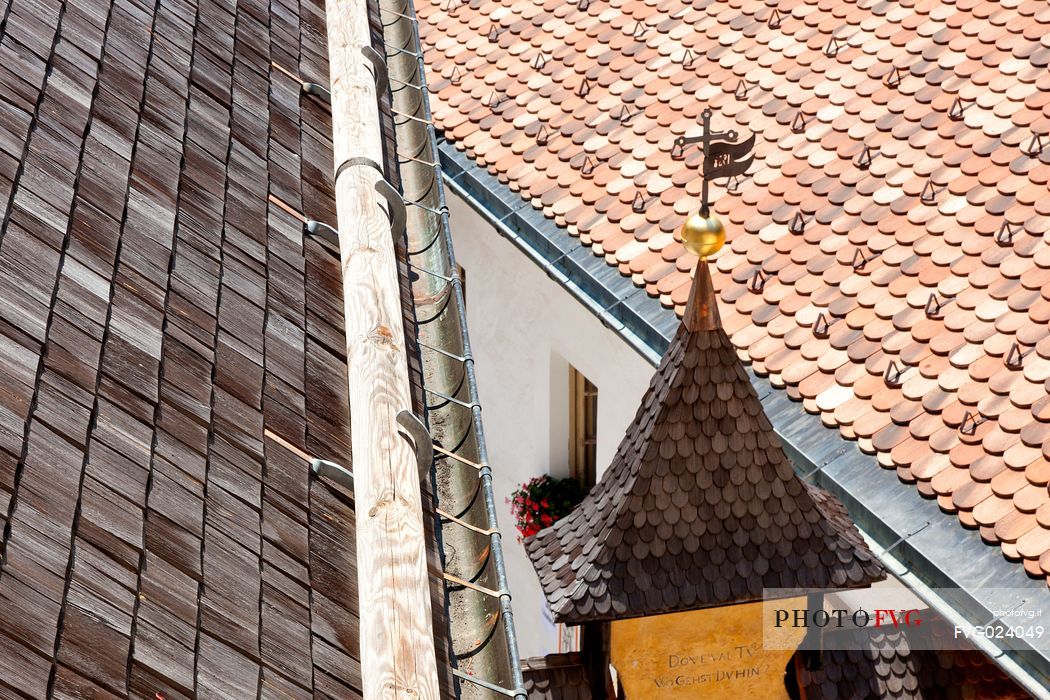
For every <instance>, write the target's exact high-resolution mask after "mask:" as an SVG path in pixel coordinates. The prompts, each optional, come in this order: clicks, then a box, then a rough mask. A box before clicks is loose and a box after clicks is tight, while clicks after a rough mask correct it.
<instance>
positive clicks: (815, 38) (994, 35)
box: [419, 0, 1050, 575]
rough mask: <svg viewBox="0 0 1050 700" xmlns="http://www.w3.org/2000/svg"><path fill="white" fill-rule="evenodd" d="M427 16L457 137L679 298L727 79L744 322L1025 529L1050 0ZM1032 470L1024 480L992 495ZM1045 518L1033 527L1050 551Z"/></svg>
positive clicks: (1049, 134)
mask: <svg viewBox="0 0 1050 700" xmlns="http://www.w3.org/2000/svg"><path fill="white" fill-rule="evenodd" d="M496 9H498V10H499V13H498V14H493V11H495V10H496ZM419 15H420V18H421V21H422V24H421V26H422V30H423V39H424V43H425V44H426V46H427V61H428V64H429V65H430V66H431V71H432V72H431V74H432V75H433V76H435V77H437V76H442V77H440V78H437V79H436V81H435V83H434V84H433V86H432V90H433V92H432V99H433V100H434V109H435V118H436V122H437V124H438V125H439V127H441V128H442V129H443V130H444V131H445V134H446V136H448V137H449V138H450V139H451V140H452V141H453V142H455V143H456V144H457V146H459V147H460V148H464V149H466V150H467V152H468V154H469V155H471V156H472V157H474V158H475V159H477V160H478V162H479V163H481V164H482V165H486V167H489V169H490V170H492V171H493V172H498V173H500V175H501V176H504V177H505V178H506V180H507V181H508V184H509V185H510V186H511V187H512V188H513V189H515V190H517V191H520V192H521V194H522V196H523V197H525V198H526V199H528V200H530V201H532V203H533V205H534V206H536V207H538V208H541V209H542V210H543V212H544V214H546V215H547V216H548V217H550V218H552V219H554V220H555V222H556V223H557V224H558V225H560V226H563V227H565V228H566V229H567V230H568V232H569V233H570V234H572V235H574V236H578V237H579V238H580V240H581V243H583V244H585V245H589V246H590V247H591V248H592V250H593V251H594V253H595V254H596V255H603V256H605V257H606V259H607V261H609V263H610V264H613V265H617V266H618V267H619V269H620V271H621V272H622V273H623V274H625V275H629V276H631V278H632V280H633V281H634V282H635V284H638V285H640V286H644V288H645V289H646V291H647V293H648V294H649V295H651V296H653V297H657V298H659V300H660V302H661V303H662V304H663V305H664V306H669V307H670V306H673V307H674V308H675V309H676V311H678V312H679V313H681V312H682V310H683V308H684V305H685V302H686V299H687V296H688V286H687V281H688V272H689V271H690V269H691V268H692V267H693V265H694V264H695V258H691V257H690V256H689V255H688V254H686V253H685V252H684V249H683V248H682V247H681V245H680V244H679V243H677V241H676V239H674V238H673V237H674V236H675V235H676V234H675V231H676V229H677V228H678V226H679V225H680V224H681V222H682V221H683V220H684V219H685V217H686V216H687V214H688V213H690V212H692V211H693V210H695V209H696V208H697V206H698V204H699V179H698V178H697V172H698V170H697V169H698V164H699V154H698V149H696V148H695V147H692V148H689V149H687V152H686V153H685V154H684V156H685V157H684V158H677V157H676V155H677V154H675V153H673V148H674V147H673V141H674V137H675V136H677V135H682V134H692V133H695V132H696V131H697V130H698V123H699V122H698V119H699V112H700V110H701V109H702V108H703V106H705V105H709V106H710V107H711V108H712V109H714V111H715V114H716V116H715V124H714V126H715V128H716V129H728V128H736V129H738V130H739V131H741V132H743V133H747V132H748V131H754V132H756V133H757V134H758V142H757V144H756V146H755V156H756V160H757V161H759V162H758V163H756V164H755V165H754V166H753V167H752V169H751V170H752V172H751V174H749V175H748V176H746V177H744V178H742V179H741V181H740V182H739V184H738V187H737V188H736V189H735V190H733V191H730V190H728V189H727V188H726V187H725V183H721V182H720V183H717V184H715V186H714V187H712V192H713V201H714V202H715V205H714V208H715V210H716V211H717V213H718V214H719V215H720V216H721V217H722V218H723V221H726V222H727V225H726V228H727V231H728V237H729V240H728V242H727V245H726V247H725V248H724V249H723V251H722V252H721V253H720V254H719V256H718V257H717V259H716V260H715V263H716V267H717V272H716V274H715V285H716V288H717V289H718V290H719V292H720V294H721V297H722V300H723V302H725V304H724V307H723V319H724V324H725V328H726V330H727V332H729V333H730V334H731V336H732V340H733V342H734V344H735V345H736V347H737V348H738V349H739V350H740V351H742V352H743V353H744V355H745V356H746V357H747V358H749V359H750V360H751V361H752V363H753V366H754V369H755V370H756V371H757V372H759V373H768V374H769V378H770V381H771V382H772V383H773V384H774V385H775V386H782V387H784V388H785V389H786V390H787V391H788V393H789V395H791V396H792V397H793V398H797V399H801V400H803V404H804V406H805V408H806V409H807V410H810V411H813V412H820V413H821V416H822V419H823V420H824V421H825V422H826V423H828V424H830V425H838V427H839V429H840V431H841V432H842V434H843V436H845V437H847V438H857V439H859V443H860V447H861V449H863V450H865V451H868V452H873V453H876V454H877V456H878V458H879V462H880V463H881V464H882V465H883V466H885V467H890V468H896V469H897V471H898V474H899V475H900V476H901V477H902V479H905V480H906V481H914V482H915V484H916V488H917V489H918V490H919V492H920V493H922V494H924V495H925V496H927V497H933V496H934V495H939V496H940V498H939V503H940V504H941V506H942V507H943V508H945V509H946V510H949V511H955V512H957V513H958V515H959V518H960V520H961V522H962V524H963V525H964V526H966V527H975V526H977V525H978V524H980V525H984V526H985V529H984V530H982V534H984V535H986V538H987V537H999V539H1002V538H1001V535H998V534H993V533H1009V534H1011V535H1014V534H1016V537H1015V540H1016V539H1017V538H1020V537H1021V536H1022V534H1021V533H1016V532H1015V531H1016V530H1017V529H1018V526H1016V525H1011V523H1014V522H1015V521H1016V522H1021V523H1029V521H1030V519H1031V518H1032V517H1034V516H1031V515H1028V514H1027V513H1026V512H1025V509H1030V508H1031V507H1032V506H1033V505H1035V503H1034V496H1033V497H1032V498H1033V500H1032V501H1029V500H1027V499H1028V497H1029V494H1034V493H1035V492H1040V493H1041V494H1042V496H1045V495H1046V494H1045V485H1046V482H1047V474H1048V473H1050V401H1048V397H1047V389H1048V384H1047V382H1048V381H1050V331H1048V326H1047V324H1048V322H1050V292H1048V291H1047V290H1050V245H1048V244H1047V240H1046V238H1045V229H1046V224H1047V217H1050V196H1048V190H1047V180H1048V178H1050V74H1048V73H1047V72H1046V66H1047V64H1048V62H1050V40H1048V39H1047V37H1048V36H1050V9H1048V8H1047V5H1046V3H1045V2H1043V1H1042V0H1010V1H1009V2H1003V3H999V2H991V1H990V0H958V1H957V2H954V3H952V2H947V1H933V0H930V1H927V2H919V3H915V4H913V5H912V6H910V7H905V6H899V5H882V4H874V5H870V6H862V5H860V4H857V3H855V2H848V1H847V2H822V3H817V4H814V3H807V2H802V1H801V0H782V1H781V2H779V3H778V4H777V7H776V9H775V10H774V9H772V8H769V7H768V6H767V4H766V3H764V2H758V1H757V0H736V1H734V2H727V3H717V4H715V3H705V7H703V8H700V9H697V8H694V7H691V6H688V5H683V4H681V3H677V2H673V1H672V0H665V1H664V2H656V1H655V0H654V1H653V2H640V1H638V0H593V1H592V2H590V3H587V4H585V5H584V6H582V7H581V6H579V5H571V4H564V3H556V2H553V1H552V2H547V3H545V4H544V5H542V6H540V5H535V4H520V5H516V6H514V7H513V8H507V7H503V6H496V5H494V4H493V3H491V2H486V1H485V0H480V1H479V2H475V3H472V4H470V5H467V4H462V3H459V2H451V3H450V2H449V1H448V0H431V2H429V3H422V4H421V7H420V8H419ZM490 17H496V18H497V19H495V20H493V19H490ZM493 27H494V28H495V29H496V32H495V35H494V36H488V35H487V32H488V31H489V29H490V28H493ZM497 45H498V47H499V48H496V47H497ZM453 74H455V75H456V76H457V79H456V80H455V81H450V80H449V76H451V75H453ZM493 87H497V88H498V89H500V90H502V91H503V92H504V94H506V95H507V96H508V99H507V100H506V101H505V102H503V103H501V106H500V107H499V108H498V110H496V112H497V113H495V114H494V110H493V109H492V108H491V107H490V106H488V105H487V103H486V100H487V99H488V98H489V96H490V95H491V93H492V91H493ZM508 125H510V126H512V127H513V128H507V127H508ZM540 132H542V134H543V138H542V139H539V138H538V137H537V134H539V133H540ZM533 161H535V163H536V167H534V168H533V167H528V166H526V167H521V164H522V163H523V162H533ZM493 163H498V165H491V164H493ZM638 242H642V243H647V244H648V245H636V243H638ZM848 329H853V330H856V331H860V332H862V335H855V334H846V331H847V330H848ZM818 331H820V332H818ZM1015 346H1016V350H1014V348H1015ZM887 367H889V368H890V369H891V373H890V375H889V381H888V380H887V378H886V376H884V373H885V372H886V371H887ZM898 372H899V373H900V376H899V377H897V376H896V374H897V373H898ZM968 414H969V415H968ZM975 417H976V418H975ZM975 421H976V422H977V423H978V425H977V426H973V425H972V424H973V423H974V422H975ZM971 427H975V430H974V431H973V432H971V434H969V435H966V433H967V432H968V431H970V428H971ZM997 465H998V466H997ZM997 470H1000V471H997ZM1001 470H1005V471H1001ZM1007 473H1008V474H1010V475H1016V476H1011V481H1009V482H1008V483H1009V487H1010V488H1009V493H1010V494H1015V493H1021V492H1023V493H1024V494H1025V496H1023V497H1022V498H1021V499H1020V500H1016V499H1015V500H1012V501H1010V502H1009V503H1007V502H1005V501H1001V500H995V501H992V502H991V503H990V499H989V498H985V499H984V500H981V501H975V500H974V497H967V494H968V493H971V494H972V493H983V492H984V491H983V487H982V488H979V487H978V485H979V484H988V483H989V480H991V488H992V489H993V490H995V489H996V488H997V486H998V488H1000V489H1003V488H1005V487H1006V484H1007V482H1006V481H1005V477H1003V479H1000V481H999V482H998V483H997V482H996V479H998V478H999V476H997V475H998V474H1007ZM1029 487H1030V488H1029ZM992 498H998V497H996V496H993V497H992ZM1038 507H1039V506H1037V510H1038ZM993 527H994V529H993ZM993 541H994V540H993ZM1045 542H1046V538H1043V537H1034V536H1033V537H1032V538H1031V539H1028V540H1025V545H1024V546H1023V547H1020V548H1011V549H1008V550H1006V551H1007V553H1008V554H1009V555H1010V556H1013V557H1021V558H1023V559H1024V563H1025V564H1026V567H1025V568H1026V570H1027V571H1029V573H1035V574H1037V575H1044V574H1045V573H1046V566H1045V563H1046V562H1048V560H1050V558H1048V557H1047V556H1046V553H1047V549H1045V548H1044V549H1040V547H1041V546H1042V545H1043V543H1045ZM1046 544H1047V546H1050V543H1046ZM1040 562H1044V565H1040Z"/></svg>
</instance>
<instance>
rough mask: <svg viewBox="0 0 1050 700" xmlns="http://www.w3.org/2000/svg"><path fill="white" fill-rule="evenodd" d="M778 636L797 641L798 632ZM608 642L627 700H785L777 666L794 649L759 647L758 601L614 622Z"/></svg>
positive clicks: (784, 664)
mask: <svg viewBox="0 0 1050 700" xmlns="http://www.w3.org/2000/svg"><path fill="white" fill-rule="evenodd" d="M785 633H786V634H791V635H794V636H797V637H798V639H797V640H796V642H795V643H796V645H797V643H798V642H801V639H802V635H801V634H799V633H798V631H797V630H785ZM610 641H611V648H610V652H611V660H612V663H613V666H615V667H616V671H617V675H618V678H619V679H620V683H621V684H622V685H623V686H624V690H625V691H626V695H627V697H628V698H631V700H646V699H648V698H652V699H653V700H655V699H657V698H687V697H689V698H693V697H703V698H705V699H706V698H712V699H716V700H718V699H724V700H740V698H741V697H742V694H746V696H750V697H755V698H763V700H765V699H767V698H768V699H770V700H787V698H788V695H787V691H786V690H785V688H784V670H785V668H786V667H787V664H788V661H789V660H790V659H791V655H792V653H793V652H792V651H790V650H787V651H786V650H784V649H783V648H781V649H772V650H767V649H765V648H764V647H763V644H762V604H761V603H751V604H745V605H733V606H727V607H723V608H712V609H710V610H697V611H693V612H685V613H672V614H670V615H656V616H653V617H643V618H638V619H635V620H621V621H618V622H614V623H612V638H611V640H610ZM789 645H790V641H789V642H788V644H783V645H778V646H781V647H785V646H789ZM701 693H702V695H701Z"/></svg>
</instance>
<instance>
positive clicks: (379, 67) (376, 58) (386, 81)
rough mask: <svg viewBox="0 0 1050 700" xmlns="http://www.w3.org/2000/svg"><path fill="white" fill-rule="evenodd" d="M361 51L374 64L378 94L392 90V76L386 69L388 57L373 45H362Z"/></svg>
mask: <svg viewBox="0 0 1050 700" xmlns="http://www.w3.org/2000/svg"><path fill="white" fill-rule="evenodd" d="M361 53H362V54H364V57H365V58H367V59H368V61H369V63H371V64H372V75H373V76H374V77H375V81H376V96H377V97H379V96H380V95H382V94H383V93H384V92H389V91H390V78H389V77H388V74H387V70H386V57H384V56H383V54H381V53H379V52H378V51H376V50H375V49H374V48H372V47H371V46H362V47H361Z"/></svg>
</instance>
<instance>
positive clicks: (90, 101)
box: [0, 0, 447, 700]
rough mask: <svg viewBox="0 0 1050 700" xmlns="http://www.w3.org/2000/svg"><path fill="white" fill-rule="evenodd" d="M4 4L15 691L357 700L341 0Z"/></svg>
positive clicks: (4, 250)
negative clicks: (348, 471)
mask: <svg viewBox="0 0 1050 700" xmlns="http://www.w3.org/2000/svg"><path fill="white" fill-rule="evenodd" d="M5 6H6V10H5V12H4V13H3V15H2V21H0V215H2V219H0V220H2V228H0V529H2V543H0V552H2V559H0V697H3V698H14V697H17V698H43V697H52V696H53V697H55V698H98V699H100V700H101V699H103V698H105V699H109V698H149V699H151V700H152V699H153V698H158V699H159V698H163V699H164V700H174V699H175V698H189V697H217V698H238V699H240V698H255V697H268V698H270V697H274V698H276V697H279V698H302V699H304V700H305V699H307V698H353V697H359V695H360V683H361V679H360V665H359V661H358V659H359V640H358V615H357V610H358V602H357V593H356V580H357V579H356V577H357V572H356V552H355V514H354V503H353V498H352V494H348V493H345V492H343V491H341V490H339V489H338V488H336V487H333V486H332V485H330V484H327V483H324V482H322V481H319V480H315V479H311V478H310V477H309V465H308V463H307V462H305V461H304V460H303V458H302V457H301V456H299V454H298V453H299V451H302V452H305V453H307V454H309V455H314V456H317V457H321V458H325V459H330V460H334V461H336V462H339V463H342V464H345V465H347V466H350V463H351V455H350V448H349V444H350V443H349V440H350V416H349V414H348V409H347V396H346V391H347V384H346V359H345V356H344V351H343V348H344V347H345V344H344V343H345V340H344V336H343V328H342V286H341V281H340V277H339V264H338V262H337V261H336V260H335V259H334V258H333V257H332V256H331V255H330V254H329V253H327V252H326V251H325V250H324V249H322V248H321V247H320V246H319V245H318V244H317V242H315V241H313V240H311V239H309V238H304V236H303V232H302V228H303V227H302V224H301V222H300V221H299V220H297V219H296V218H294V217H293V216H292V215H291V214H290V213H289V210H292V211H297V212H304V213H305V214H307V215H308V216H309V217H311V218H313V219H317V220H320V221H324V222H334V221H335V213H334V206H333V195H332V183H331V176H330V174H329V173H330V171H331V163H332V153H331V136H330V135H331V124H330V121H329V116H328V113H327V110H326V108H325V107H324V106H323V105H322V104H321V103H319V102H317V101H316V100H314V99H313V98H304V97H302V96H301V94H300V85H299V83H298V82H297V81H296V80H294V79H293V78H291V77H289V75H288V74H286V73H284V72H282V71H281V70H279V69H278V68H277V67H275V65H272V64H276V66H279V67H280V68H283V69H285V70H286V71H288V72H289V73H292V74H299V75H301V76H303V77H305V78H308V79H310V80H312V81H315V82H317V83H320V84H326V83H327V80H328V68H327V51H326V46H325V37H326V33H325V26H324V16H325V15H324V2H323V0H273V1H272V2H271V1H270V0H238V1H237V2H233V1H232V0H158V1H157V2H154V1H153V0H148V1H140V0H76V1H75V2H60V1H59V0H11V1H10V2H8V3H6V4H5ZM375 14H377V12H376V13H375ZM373 25H374V26H375V27H379V26H380V25H379V22H378V17H377V16H376V17H373ZM278 200H279V202H280V204H278V203H277V202H278ZM406 336H408V337H410V338H414V333H412V332H406ZM417 374H418V373H417ZM289 446H291V447H292V448H294V449H289ZM424 503H429V499H427V498H424ZM432 540H433V538H432ZM430 554H431V562H432V563H433V566H432V567H431V570H432V574H433V575H432V582H433V586H432V592H433V596H434V598H433V602H432V607H433V610H434V611H435V618H436V619H435V620H434V621H433V622H434V629H435V635H436V637H438V643H437V647H438V653H439V662H442V661H447V655H444V654H445V652H446V649H447V643H446V642H445V641H444V640H445V635H446V632H447V626H446V625H445V623H444V620H443V615H444V594H443V590H444V589H443V586H442V581H441V578H440V567H439V566H438V565H437V559H436V557H437V553H436V551H431V552H430ZM442 665H443V666H445V667H446V668H447V664H442ZM443 680H447V678H445V677H443Z"/></svg>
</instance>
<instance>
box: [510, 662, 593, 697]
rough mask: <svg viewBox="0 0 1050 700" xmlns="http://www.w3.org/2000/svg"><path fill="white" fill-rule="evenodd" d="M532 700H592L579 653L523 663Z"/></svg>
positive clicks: (585, 670)
mask: <svg viewBox="0 0 1050 700" xmlns="http://www.w3.org/2000/svg"><path fill="white" fill-rule="evenodd" d="M521 673H522V676H523V677H524V679H525V691H526V692H527V693H528V694H529V700H591V686H590V681H589V680H588V678H587V669H586V668H585V667H584V665H583V662H582V661H581V659H580V655H579V654H578V653H569V654H548V655H547V656H535V657H532V658H529V659H522V661H521Z"/></svg>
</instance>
